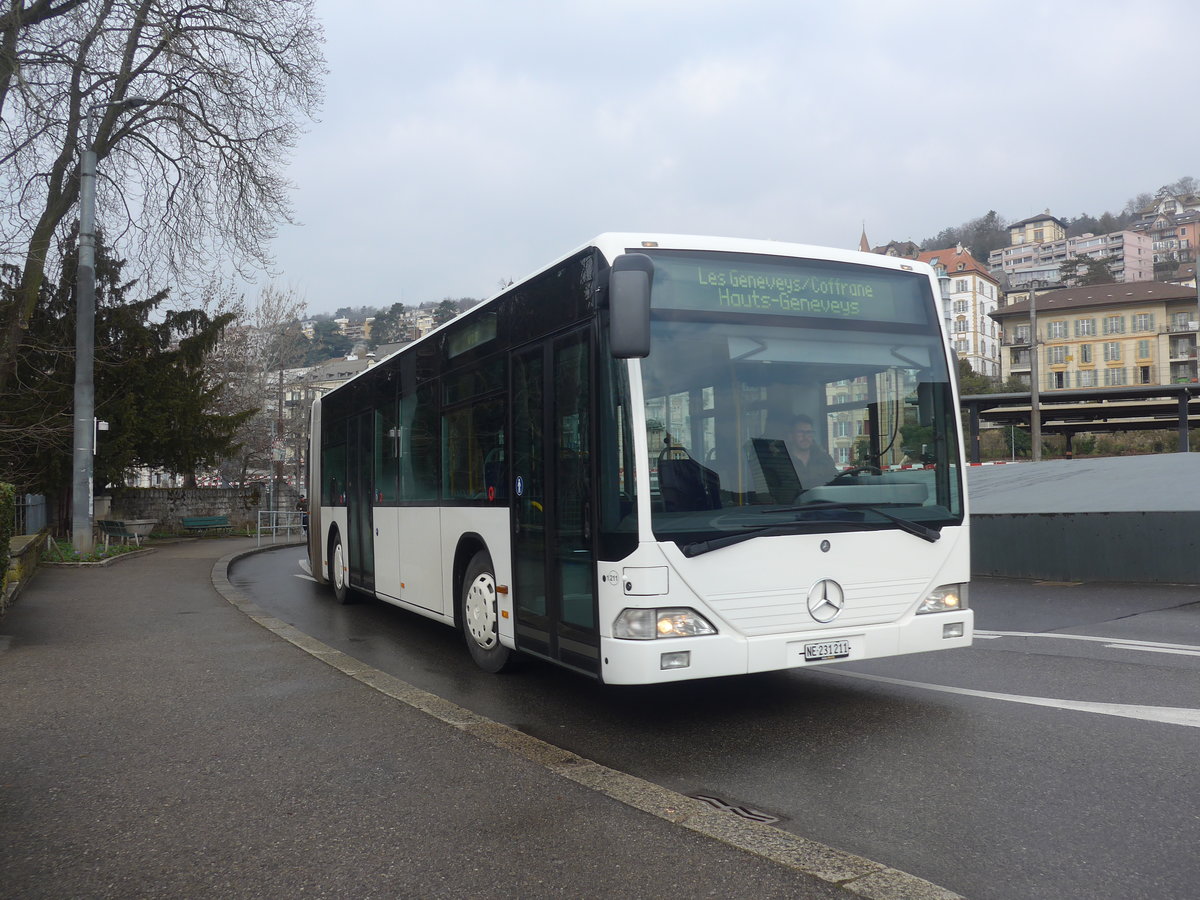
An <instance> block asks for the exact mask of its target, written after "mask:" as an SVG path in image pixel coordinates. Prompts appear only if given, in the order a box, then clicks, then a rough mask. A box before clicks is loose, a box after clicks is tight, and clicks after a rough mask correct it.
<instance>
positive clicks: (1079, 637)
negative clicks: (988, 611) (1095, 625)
mask: <svg viewBox="0 0 1200 900" xmlns="http://www.w3.org/2000/svg"><path fill="white" fill-rule="evenodd" d="M975 637H981V638H998V637H1019V638H1052V639H1055V640H1060V641H1092V642H1094V643H1097V644H1104V645H1105V646H1106V647H1119V648H1120V649H1123V650H1142V649H1155V650H1188V651H1191V652H1193V653H1196V654H1200V647H1197V646H1196V645H1195V644H1163V643H1159V642H1157V641H1127V640H1123V639H1122V638H1111V637H1095V636H1093V635H1089V634H1058V633H1057V632H1051V631H976V632H975Z"/></svg>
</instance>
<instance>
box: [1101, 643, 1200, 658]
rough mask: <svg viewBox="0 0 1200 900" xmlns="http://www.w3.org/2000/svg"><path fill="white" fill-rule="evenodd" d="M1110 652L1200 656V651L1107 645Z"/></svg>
mask: <svg viewBox="0 0 1200 900" xmlns="http://www.w3.org/2000/svg"><path fill="white" fill-rule="evenodd" d="M1104 646H1105V647H1107V648H1108V649H1109V650H1141V651H1142V652H1144V653H1177V654H1179V655H1180V656H1200V650H1174V649H1172V648H1170V647H1138V646H1135V645H1132V644H1105V645H1104Z"/></svg>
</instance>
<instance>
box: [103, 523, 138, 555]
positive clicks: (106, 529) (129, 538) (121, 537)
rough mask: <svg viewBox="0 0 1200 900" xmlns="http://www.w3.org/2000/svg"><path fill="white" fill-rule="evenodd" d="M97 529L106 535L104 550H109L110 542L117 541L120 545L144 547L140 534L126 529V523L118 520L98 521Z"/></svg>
mask: <svg viewBox="0 0 1200 900" xmlns="http://www.w3.org/2000/svg"><path fill="white" fill-rule="evenodd" d="M96 527H97V528H99V529H100V533H101V534H102V535H104V549H105V550H107V549H108V545H109V542H110V541H116V542H117V543H118V544H133V545H134V546H136V547H140V546H142V538H141V536H140V535H138V534H134V533H133V532H132V531H130V530H129V529H128V528H126V527H125V523H124V522H121V521H119V520H117V519H97V520H96Z"/></svg>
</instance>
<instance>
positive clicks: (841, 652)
mask: <svg viewBox="0 0 1200 900" xmlns="http://www.w3.org/2000/svg"><path fill="white" fill-rule="evenodd" d="M849 655H850V642H849V641H814V642H813V643H811V644H805V645H804V661H805V662H813V661H816V660H822V661H823V660H827V659H845V658H846V657H847V656H849Z"/></svg>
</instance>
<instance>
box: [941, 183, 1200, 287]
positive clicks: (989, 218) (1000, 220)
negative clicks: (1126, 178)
mask: <svg viewBox="0 0 1200 900" xmlns="http://www.w3.org/2000/svg"><path fill="white" fill-rule="evenodd" d="M1164 191H1165V192H1167V193H1170V194H1174V195H1186V194H1196V193H1200V181H1197V179H1195V178H1193V177H1191V176H1190V175H1188V176H1184V177H1183V178H1180V179H1179V180H1178V181H1175V182H1172V183H1171V184H1166V185H1163V186H1162V187H1161V188H1159V189H1158V191H1155V192H1154V193H1143V194H1138V195H1137V196H1136V197H1131V198H1130V199H1129V200H1127V201H1126V202H1125V205H1124V206H1122V207H1121V209H1120V211H1119V212H1116V213H1113V212H1104V213H1101V214H1100V215H1099V216H1092V215H1090V214H1088V213H1086V212H1081V213H1080V214H1079V215H1077V216H1074V217H1068V216H1061V215H1060V216H1057V218H1059V219H1061V220H1062V222H1063V223H1064V224H1065V225H1066V226H1067V236H1068V237H1079V236H1080V235H1084V234H1108V233H1109V232H1112V231H1123V230H1125V229H1127V228H1128V227H1129V226H1130V225H1132V224H1133V223H1134V222H1136V221H1138V219H1139V218H1140V217H1139V213H1140V211H1141V210H1143V209H1145V208H1146V207H1147V206H1149V205H1150V204H1151V203H1152V202H1153V201H1154V198H1155V196H1156V195H1157V194H1159V193H1162V192H1164ZM1036 212H1038V210H1029V211H1028V212H1026V213H1024V214H1022V215H1021V216H1020V217H1018V218H1016V219H1006V218H1004V217H1002V216H1000V214H999V213H997V212H996V210H994V209H992V210H988V211H987V212H986V213H984V214H983V215H982V216H979V217H978V218H976V219H970V220H969V221H967V222H963V223H962V224H961V225H952V226H948V227H946V228H943V229H942V230H941V231H939V232H938V233H937V234H935V235H932V236H931V237H928V238H926V239H925V240H924V241H922V242H921V246H922V247H923V248H925V249H926V250H934V249H939V248H942V247H953V246H955V245H956V244H959V243H961V244H962V245H963V246H964V247H966V248H967V249H968V250H970V251H971V254H972V255H973V256H974V257H975V258H976V259H978V260H980V261H982V262H987V258H988V254H990V253H991V252H992V251H993V250H999V249H1000V248H1001V247H1006V246H1008V226H1009V225H1010V224H1011V223H1012V222H1019V221H1021V219H1024V218H1027V217H1028V216H1030V215H1033V214H1035V213H1036ZM1093 283H1098V282H1093Z"/></svg>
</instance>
